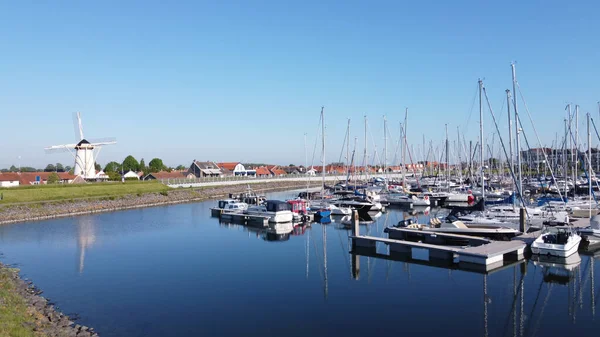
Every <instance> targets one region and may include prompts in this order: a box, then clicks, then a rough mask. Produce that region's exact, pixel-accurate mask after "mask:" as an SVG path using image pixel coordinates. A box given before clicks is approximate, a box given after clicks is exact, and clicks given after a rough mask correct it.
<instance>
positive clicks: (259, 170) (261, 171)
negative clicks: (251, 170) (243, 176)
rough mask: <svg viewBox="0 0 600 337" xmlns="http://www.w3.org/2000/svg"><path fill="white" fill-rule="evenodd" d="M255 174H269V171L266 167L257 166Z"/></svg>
mask: <svg viewBox="0 0 600 337" xmlns="http://www.w3.org/2000/svg"><path fill="white" fill-rule="evenodd" d="M256 175H257V176H268V175H271V171H269V170H267V168H266V167H264V166H261V167H257V168H256Z"/></svg>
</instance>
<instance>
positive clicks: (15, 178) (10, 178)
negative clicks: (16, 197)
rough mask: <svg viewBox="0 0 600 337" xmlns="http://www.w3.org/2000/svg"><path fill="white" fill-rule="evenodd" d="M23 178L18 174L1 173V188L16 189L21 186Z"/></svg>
mask: <svg viewBox="0 0 600 337" xmlns="http://www.w3.org/2000/svg"><path fill="white" fill-rule="evenodd" d="M20 179H21V177H20V176H19V174H18V173H12V172H7V173H0V187H15V186H19V180H20Z"/></svg>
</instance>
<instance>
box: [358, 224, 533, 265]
mask: <svg viewBox="0 0 600 337" xmlns="http://www.w3.org/2000/svg"><path fill="white" fill-rule="evenodd" d="M385 231H386V232H387V233H388V236H389V238H381V237H373V236H365V235H352V236H350V238H351V239H352V249H353V251H354V250H357V249H361V250H363V251H364V250H365V249H367V250H368V249H370V250H372V251H376V249H377V243H378V242H381V243H384V244H386V245H387V246H388V247H389V254H390V255H391V254H393V253H395V254H406V255H408V256H409V257H410V258H411V259H413V260H421V261H433V260H438V261H446V262H451V263H458V264H459V265H464V264H471V265H478V266H481V267H482V268H483V269H484V271H489V270H492V269H496V268H498V267H501V266H502V265H503V264H504V261H505V260H507V261H519V260H522V259H523V258H524V256H523V254H524V251H525V248H526V247H527V245H526V244H525V243H523V242H521V241H492V240H489V239H484V238H477V237H472V236H467V235H457V234H446V233H435V232H423V231H420V230H415V229H406V228H386V230H385ZM355 233H357V231H356V230H355Z"/></svg>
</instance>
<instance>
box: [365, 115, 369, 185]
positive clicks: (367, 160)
mask: <svg viewBox="0 0 600 337" xmlns="http://www.w3.org/2000/svg"><path fill="white" fill-rule="evenodd" d="M368 157H369V155H368V152H367V116H366V115H365V155H364V158H365V180H369V172H368V171H369V168H368V167H369V159H368Z"/></svg>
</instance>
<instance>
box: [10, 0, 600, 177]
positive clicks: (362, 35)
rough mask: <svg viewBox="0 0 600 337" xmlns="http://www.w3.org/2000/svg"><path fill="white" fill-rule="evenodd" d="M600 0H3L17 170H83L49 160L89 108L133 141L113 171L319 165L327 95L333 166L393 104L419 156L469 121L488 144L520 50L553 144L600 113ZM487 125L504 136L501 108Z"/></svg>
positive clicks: (111, 150)
mask: <svg viewBox="0 0 600 337" xmlns="http://www.w3.org/2000/svg"><path fill="white" fill-rule="evenodd" d="M599 7H600V4H598V3H597V2H593V1H589V2H583V1H578V2H576V3H575V2H566V1H522V2H516V1H515V2H509V3H507V2H486V1H452V2H449V1H302V2H291V1H238V2H233V1H222V2H201V1H189V2H186V1H178V2H175V3H166V2H164V1H143V2H142V1H130V2H127V3H126V4H124V3H123V2H120V1H103V2H89V1H87V2H82V1H78V2H68V1H62V2H55V3H51V2H46V3H43V2H34V1H13V2H2V3H1V4H0V45H1V46H2V49H1V51H2V52H1V53H0V55H1V56H0V74H2V76H1V80H0V115H1V116H2V126H3V127H2V135H3V146H2V150H1V151H0V167H6V166H10V165H11V164H17V163H18V161H17V157H18V156H21V160H20V163H21V165H23V166H25V165H30V166H44V165H45V164H47V163H49V162H58V161H60V162H63V163H65V164H69V163H70V161H71V159H70V157H69V156H68V155H65V154H59V155H56V154H54V155H49V154H45V153H44V151H43V147H45V146H48V145H55V144H62V143H70V142H73V141H74V140H75V139H74V138H75V136H74V134H73V127H72V114H73V112H75V111H80V112H81V113H82V116H83V124H84V131H85V134H86V136H87V137H89V138H101V137H116V138H117V140H118V144H117V145H115V146H111V147H105V148H104V149H103V150H102V152H101V153H100V156H99V158H98V162H100V163H101V164H103V165H104V164H106V162H108V161H110V160H117V161H120V160H122V159H123V158H124V157H125V156H126V155H128V154H132V155H134V156H135V157H137V158H138V159H139V158H141V157H143V158H145V159H146V162H148V161H149V160H150V159H151V158H153V157H160V158H162V159H163V160H164V161H165V163H166V164H168V165H173V166H175V165H177V164H188V163H190V162H191V160H192V159H198V160H215V161H242V162H248V161H252V162H270V163H276V164H288V163H291V162H293V163H298V164H302V163H304V153H305V151H304V136H303V135H304V133H307V134H308V136H307V138H308V143H309V144H311V145H310V146H309V148H310V150H309V152H310V153H311V155H309V157H311V156H312V146H313V145H312V144H314V142H315V139H316V137H317V133H316V131H317V125H318V121H319V111H320V107H321V106H322V105H323V106H325V112H326V127H327V148H328V151H327V157H328V160H327V161H328V162H329V161H334V160H337V159H339V156H340V151H341V144H342V141H343V139H344V133H345V127H346V118H351V120H352V136H353V137H354V136H358V137H359V141H358V152H359V153H362V149H363V147H364V142H363V122H362V121H363V116H364V115H367V116H368V118H369V124H370V127H369V129H370V134H372V136H370V138H372V140H370V141H369V148H370V149H373V148H374V144H373V143H377V148H378V149H379V152H380V153H381V149H382V147H383V131H382V130H383V118H382V117H383V115H386V116H387V119H388V121H389V129H390V131H391V132H392V135H390V138H391V140H390V143H392V140H394V141H395V139H397V137H398V131H397V129H398V123H399V122H400V121H401V120H402V119H403V114H404V108H405V107H408V108H409V130H408V138H409V142H411V143H414V144H415V147H416V148H415V151H416V150H417V149H418V147H420V144H421V143H422V137H423V135H425V137H426V139H427V142H429V140H431V141H433V142H434V143H435V144H436V145H437V144H439V143H440V142H441V141H442V139H443V137H444V136H443V134H444V124H445V123H449V129H450V134H451V136H452V137H453V138H455V137H456V136H455V135H456V128H457V127H460V128H461V130H462V132H464V133H465V136H466V138H467V139H468V140H469V139H470V140H473V141H474V142H475V141H476V139H477V134H478V121H479V116H478V110H477V104H475V106H474V107H473V109H471V107H472V103H473V99H474V95H475V94H476V90H477V79H478V78H480V77H481V78H484V79H485V85H486V87H487V90H488V94H489V95H490V100H491V102H492V105H493V107H494V109H495V112H496V114H497V115H498V117H499V118H500V119H501V122H502V132H503V133H506V112H505V111H500V109H501V108H502V110H505V104H504V101H505V98H504V90H505V89H507V88H509V87H510V86H511V77H510V62H511V61H517V77H518V80H519V83H520V84H521V87H522V90H523V94H524V95H525V99H526V101H527V104H528V106H529V108H530V111H531V114H532V118H533V119H534V122H535V125H536V128H537V130H538V133H539V134H540V136H541V138H542V142H543V143H545V144H547V145H549V144H550V142H552V141H553V140H554V136H555V133H556V132H558V133H559V134H560V133H561V132H562V131H561V130H562V125H563V118H564V116H565V112H564V107H565V105H566V103H567V102H573V103H576V104H579V105H580V106H581V112H582V115H581V118H580V121H581V123H580V125H581V128H582V129H583V128H584V126H585V124H584V118H583V113H585V112H588V111H589V112H591V113H592V116H593V117H598V108H597V103H596V102H597V101H598V100H600V92H599V90H598V89H599V85H598V83H599V79H600V76H599V75H600V70H599V69H600V67H598V59H600V58H599V56H600V55H599V51H600V47H599V46H598V38H597V36H598V34H599V33H600V28H598V24H597V13H598V10H599V9H600V8H599ZM522 106H523V105H522V103H521V107H522ZM521 112H522V113H525V111H524V109H521ZM523 117H526V115H525V116H523ZM526 120H527V118H525V120H524V123H525V131H526V132H527V135H528V137H529V139H530V141H532V142H533V141H534V140H535V136H534V134H533V132H532V129H531V124H530V123H529V122H528V121H526ZM484 122H485V124H486V126H485V134H486V135H487V136H489V137H490V138H489V139H491V132H492V128H493V126H492V124H491V118H490V117H489V113H488V112H487V111H486V116H485V117H484ZM503 136H505V135H503ZM582 138H584V137H583V136H582ZM496 139H497V137H496ZM535 143H537V142H535ZM594 143H598V141H597V140H594ZM391 146H392V145H390V148H391ZM497 146H498V145H496V148H497ZM369 152H371V151H369ZM391 152H393V150H390V151H389V152H388V153H389V154H388V157H389V158H391V157H393V154H392V153H391ZM415 156H417V155H416V154H415ZM361 157H362V156H361ZM329 159H331V160H329ZM390 161H391V159H390Z"/></svg>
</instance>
